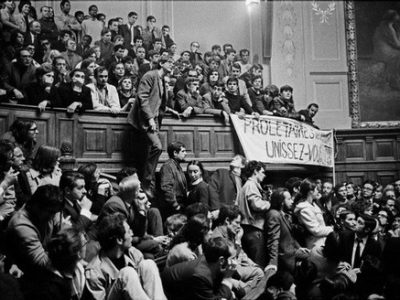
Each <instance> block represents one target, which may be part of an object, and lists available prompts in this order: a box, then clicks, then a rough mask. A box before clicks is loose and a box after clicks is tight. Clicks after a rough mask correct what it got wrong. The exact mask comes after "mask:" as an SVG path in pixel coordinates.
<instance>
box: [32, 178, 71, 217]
mask: <svg viewBox="0 0 400 300" xmlns="http://www.w3.org/2000/svg"><path fill="white" fill-rule="evenodd" d="M62 205H63V202H62V199H61V194H60V189H59V188H58V187H57V186H55V185H52V184H46V185H42V186H39V187H38V188H37V189H36V191H35V192H34V193H33V195H32V197H31V198H30V199H29V200H28V201H27V202H26V206H25V207H26V210H27V211H29V212H30V211H32V209H33V208H36V209H37V210H38V211H41V210H45V211H53V212H54V213H56V212H58V211H61V209H62Z"/></svg>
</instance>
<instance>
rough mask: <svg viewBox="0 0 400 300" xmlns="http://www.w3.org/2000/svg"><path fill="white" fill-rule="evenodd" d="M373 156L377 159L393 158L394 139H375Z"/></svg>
mask: <svg viewBox="0 0 400 300" xmlns="http://www.w3.org/2000/svg"><path fill="white" fill-rule="evenodd" d="M374 157H375V158H376V159H377V160H392V159H395V141H394V140H393V139H392V140H390V139H376V140H375V147H374Z"/></svg>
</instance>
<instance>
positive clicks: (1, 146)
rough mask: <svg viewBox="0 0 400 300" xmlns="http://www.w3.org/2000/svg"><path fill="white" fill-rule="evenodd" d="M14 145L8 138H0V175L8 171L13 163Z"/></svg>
mask: <svg viewBox="0 0 400 300" xmlns="http://www.w3.org/2000/svg"><path fill="white" fill-rule="evenodd" d="M13 159H14V145H13V143H12V142H10V141H9V140H0V174H1V175H0V176H1V178H2V177H3V172H8V171H9V170H10V168H11V166H12V164H13Z"/></svg>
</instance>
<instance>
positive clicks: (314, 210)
mask: <svg viewBox="0 0 400 300" xmlns="http://www.w3.org/2000/svg"><path fill="white" fill-rule="evenodd" d="M318 197H320V194H319V192H318V189H317V186H316V184H315V182H313V181H311V180H310V179H304V180H303V181H302V183H301V184H300V194H299V199H300V200H299V202H298V203H297V205H296V207H295V209H294V212H295V214H296V216H297V218H298V220H299V222H300V224H302V225H303V226H304V228H305V232H304V234H305V236H304V240H305V246H306V247H307V248H308V249H311V248H313V247H315V246H321V245H323V243H324V241H325V238H326V237H327V236H328V234H329V233H331V232H332V231H333V227H331V226H326V225H325V221H324V217H323V215H322V211H321V209H320V208H319V206H318V205H317V204H316V203H315V200H316V199H317V198H318Z"/></svg>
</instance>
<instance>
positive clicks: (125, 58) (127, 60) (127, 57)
mask: <svg viewBox="0 0 400 300" xmlns="http://www.w3.org/2000/svg"><path fill="white" fill-rule="evenodd" d="M122 62H123V63H124V64H125V63H128V62H134V59H133V58H132V57H131V56H129V55H128V56H125V57H123V58H122Z"/></svg>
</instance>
